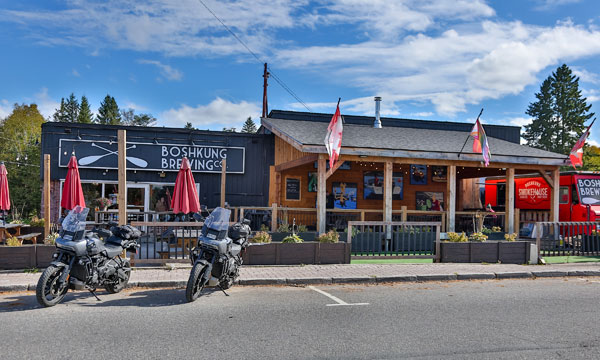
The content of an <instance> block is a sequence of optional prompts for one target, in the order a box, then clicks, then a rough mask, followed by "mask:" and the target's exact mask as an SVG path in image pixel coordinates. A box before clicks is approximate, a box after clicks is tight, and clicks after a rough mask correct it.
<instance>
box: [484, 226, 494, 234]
mask: <svg viewBox="0 0 600 360" xmlns="http://www.w3.org/2000/svg"><path fill="white" fill-rule="evenodd" d="M494 228H495V226H494V227H493V228H491V229H489V228H486V227H485V226H484V227H483V229H481V232H482V233H484V234H486V235H489V234H491V233H492V231H494Z"/></svg>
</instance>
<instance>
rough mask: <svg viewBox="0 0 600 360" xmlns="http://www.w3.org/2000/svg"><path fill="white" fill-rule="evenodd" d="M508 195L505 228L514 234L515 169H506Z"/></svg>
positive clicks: (506, 198)
mask: <svg viewBox="0 0 600 360" xmlns="http://www.w3.org/2000/svg"><path fill="white" fill-rule="evenodd" d="M505 190H506V195H505V201H506V202H505V205H504V209H505V212H504V230H505V231H506V232H507V233H509V234H512V233H514V232H515V217H514V216H515V169H513V168H508V169H506V187H505Z"/></svg>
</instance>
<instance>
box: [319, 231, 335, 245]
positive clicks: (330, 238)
mask: <svg viewBox="0 0 600 360" xmlns="http://www.w3.org/2000/svg"><path fill="white" fill-rule="evenodd" d="M317 241H318V242H320V243H337V242H339V241H340V234H338V233H337V231H335V230H329V231H328V232H327V233H325V234H323V235H321V236H319V237H318V238H317Z"/></svg>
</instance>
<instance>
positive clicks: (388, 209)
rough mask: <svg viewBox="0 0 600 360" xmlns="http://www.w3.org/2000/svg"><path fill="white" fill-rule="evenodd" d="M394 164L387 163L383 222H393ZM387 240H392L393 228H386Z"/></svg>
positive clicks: (384, 175) (384, 183)
mask: <svg viewBox="0 0 600 360" xmlns="http://www.w3.org/2000/svg"><path fill="white" fill-rule="evenodd" d="M393 166H394V164H393V163H392V162H391V161H386V162H385V172H384V174H383V185H384V195H383V221H387V222H391V221H392V169H393ZM386 238H387V239H391V238H392V227H391V226H386Z"/></svg>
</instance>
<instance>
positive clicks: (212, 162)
mask: <svg viewBox="0 0 600 360" xmlns="http://www.w3.org/2000/svg"><path fill="white" fill-rule="evenodd" d="M59 151H60V153H59V163H58V164H59V166H62V167H66V166H67V165H68V164H69V159H70V158H71V153H72V152H73V151H74V152H75V155H76V156H77V165H79V167H80V168H84V169H117V168H118V158H117V154H118V144H117V143H116V142H109V141H92V140H69V139H60V146H59ZM245 155H246V149H245V148H243V147H223V146H203V145H184V144H148V143H130V142H128V143H127V169H130V170H147V171H179V167H180V166H181V159H182V158H183V157H184V156H186V157H187V158H188V159H189V160H190V167H191V169H192V171H193V172H208V173H220V172H221V160H223V159H225V158H227V172H228V173H232V174H243V173H244V166H245Z"/></svg>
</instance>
